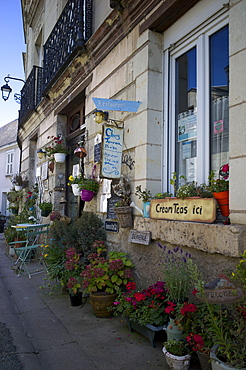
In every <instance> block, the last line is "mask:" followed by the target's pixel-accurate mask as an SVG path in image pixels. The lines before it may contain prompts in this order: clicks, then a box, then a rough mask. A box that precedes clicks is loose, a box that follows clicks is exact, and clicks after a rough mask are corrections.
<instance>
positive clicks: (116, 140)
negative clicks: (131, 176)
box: [101, 125, 124, 179]
mask: <svg viewBox="0 0 246 370" xmlns="http://www.w3.org/2000/svg"><path fill="white" fill-rule="evenodd" d="M123 130H124V129H123V128H118V127H114V126H109V125H104V127H103V146H102V166H101V177H105V178H109V179H117V178H120V175H121V160H122V147H123V132H124V131H123Z"/></svg>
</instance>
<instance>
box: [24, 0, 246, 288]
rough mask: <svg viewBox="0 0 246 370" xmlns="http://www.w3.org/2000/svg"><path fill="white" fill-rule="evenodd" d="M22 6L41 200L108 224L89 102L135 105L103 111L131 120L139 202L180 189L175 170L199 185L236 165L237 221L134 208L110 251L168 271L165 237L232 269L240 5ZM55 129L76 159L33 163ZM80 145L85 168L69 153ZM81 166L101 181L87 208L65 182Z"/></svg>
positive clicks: (29, 161) (127, 137) (239, 189)
mask: <svg viewBox="0 0 246 370" xmlns="http://www.w3.org/2000/svg"><path fill="white" fill-rule="evenodd" d="M22 11H23V21H24V31H25V38H26V43H27V50H26V58H25V73H26V78H27V80H26V84H25V85H26V86H25V87H24V89H23V90H22V94H23V95H25V96H26V97H30V92H29V93H28V89H27V88H28V84H29V80H30V76H33V75H34V76H35V77H34V78H33V81H34V82H33V84H34V87H35V89H36V90H35V91H36V93H35V99H36V100H35V102H34V104H33V105H31V106H28V105H27V103H26V101H27V100H28V99H27V98H26V100H25V99H24V97H25V96H24V97H23V100H22V107H21V111H20V117H19V131H18V136H19V140H20V141H21V142H22V162H21V170H22V172H23V173H26V174H28V177H29V181H30V182H32V183H35V182H36V181H38V184H39V188H40V194H41V198H42V199H44V200H47V199H49V197H50V196H51V200H52V202H53V204H54V207H55V209H56V210H58V211H60V212H62V213H65V214H66V215H67V216H69V217H72V218H75V217H79V215H80V214H81V212H83V210H85V211H93V212H96V213H98V214H99V215H100V217H102V219H103V220H106V219H107V216H108V213H107V211H108V206H107V199H108V198H110V197H111V196H112V189H111V188H110V182H111V180H110V179H106V178H102V176H100V173H101V159H102V158H101V157H100V158H99V160H98V158H97V160H96V161H95V146H96V143H98V142H100V141H101V135H102V133H103V128H102V126H103V125H102V124H97V123H96V122H95V121H94V119H93V112H94V111H95V109H96V107H95V104H94V101H93V99H92V98H104V99H116V100H124V101H135V102H140V103H141V104H140V106H139V108H138V110H137V111H136V112H129V111H114V110H110V109H103V111H107V112H108V113H109V122H110V120H111V123H113V126H114V121H121V122H123V124H124V140H123V157H122V158H123V160H122V164H121V175H122V176H124V177H125V178H127V179H128V180H129V182H130V186H131V193H132V194H131V199H132V201H134V203H135V204H136V205H137V206H138V207H139V208H142V202H141V201H140V200H139V199H138V198H137V197H136V196H135V189H136V186H138V185H141V186H142V188H143V189H145V188H147V189H150V191H151V193H152V194H156V193H158V192H164V191H173V189H172V187H170V182H169V180H170V178H171V177H172V172H177V173H178V174H179V175H182V174H184V175H186V177H188V179H189V180H190V181H191V180H195V181H197V182H198V183H202V182H206V181H207V178H208V173H209V171H211V170H215V171H218V169H219V167H220V166H221V165H222V164H225V163H229V165H230V222H231V224H230V225H224V224H223V223H222V222H215V223H212V224H210V223H197V222H182V221H170V220H155V219H151V218H144V217H142V216H141V215H140V213H139V212H138V210H137V209H136V208H134V209H133V213H134V215H133V218H134V224H133V226H132V228H121V227H120V228H119V231H118V232H117V233H115V232H107V239H108V245H109V247H110V248H112V249H122V250H124V251H127V252H128V253H129V255H130V256H131V258H132V259H133V261H134V263H135V264H136V267H137V268H136V274H137V277H138V279H139V281H141V282H142V283H145V282H146V283H152V282H154V281H155V280H156V279H157V278H161V266H160V261H161V258H162V251H161V249H160V248H159V246H158V243H161V244H162V245H167V246H168V247H172V246H177V245H179V246H181V247H182V248H183V249H184V250H185V251H189V252H190V253H191V254H192V255H193V256H194V259H195V260H196V262H197V263H198V264H199V265H200V266H201V267H202V269H203V271H204V273H205V275H206V276H207V277H211V276H216V275H217V274H218V272H220V271H222V270H223V269H224V268H225V266H226V267H227V268H228V269H230V268H231V267H232V266H234V265H235V263H236V261H237V259H238V257H239V255H240V253H242V251H243V250H244V249H245V245H246V188H245V185H244V178H245V176H244V168H245V165H246V146H245V132H246V131H245V127H244V116H245V115H244V111H245V104H246V103H245V102H246V97H245V94H246V93H245V88H244V86H245V83H244V79H245V73H242V71H243V67H242V66H243V61H244V60H245V54H246V44H245V42H246V41H245V37H244V34H245V32H246V26H245V21H244V20H245V16H246V2H245V0H230V1H229V2H227V3H225V1H224V0H216V1H214V0H200V1H198V0H189V1H186V2H185V4H184V2H183V1H182V0H171V1H167V0H165V1H162V0H160V1H156V0H155V1H154V0H151V1H147V0H141V1H140V0H123V1H109V0H108V1H106V0H93V1H88V0H84V1H82V0H68V1H66V0H63V1H60V0H59V1H58V0H52V1H51V0H22ZM81 19H82V20H83V21H84V23H83V22H81ZM79 20H80V22H79ZM83 27H84V28H83ZM223 63H224V64H223ZM221 65H223V69H224V74H223V77H221V78H220V73H221ZM25 89H26V90H25ZM33 97H34V95H32V98H33ZM222 104H223V107H222ZM221 107H222V108H221ZM219 110H220V113H219ZM188 116H192V118H193V124H194V125H193V128H192V127H191V126H189V129H188V126H185V127H186V130H188V134H187V135H188V136H187V137H186V139H183V137H182V134H183V133H181V131H179V130H180V129H181V128H182V127H183V126H181V123H180V122H184V121H181V120H182V119H186V121H185V122H188V121H187V117H188ZM194 122H195V123H194ZM185 125H186V123H185ZM218 125H219V127H220V128H219V130H218V129H217V127H218ZM216 129H217V132H216ZM57 135H62V137H63V138H64V139H65V140H66V143H67V145H68V146H69V148H70V150H71V152H70V153H71V154H70V155H69V156H67V159H66V162H65V163H54V168H52V165H53V163H52V162H51V161H50V159H49V158H48V157H47V156H46V157H44V158H43V159H38V158H37V150H39V149H43V150H45V147H47V146H48V145H49V139H48V137H51V136H57ZM81 140H83V141H84V143H85V149H86V151H87V156H86V157H85V158H84V160H83V163H81V161H80V160H79V159H78V158H77V157H75V156H74V155H73V151H74V149H75V148H76V146H77V144H78V142H80V141H81ZM76 165H78V166H79V167H81V166H83V169H84V171H85V174H86V175H88V176H89V175H91V174H92V171H93V173H94V174H95V175H96V176H97V177H98V179H100V182H101V186H100V191H99V193H98V195H97V196H96V197H94V199H93V200H92V201H91V202H90V203H87V202H86V203H85V204H82V202H81V201H80V199H78V197H75V196H73V194H72V191H71V187H70V186H68V185H67V182H68V177H69V175H70V174H71V173H72V171H73V168H75V167H74V166H76ZM61 197H64V198H66V200H67V203H66V204H65V205H64V204H63V203H62V204H61V203H60V199H61ZM113 221H115V220H114V219H113ZM131 229H134V230H137V231H141V232H142V231H148V232H150V233H151V242H150V244H149V245H142V244H136V243H132V242H131V241H129V234H130V230H131Z"/></svg>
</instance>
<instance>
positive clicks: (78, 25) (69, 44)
mask: <svg viewBox="0 0 246 370" xmlns="http://www.w3.org/2000/svg"><path fill="white" fill-rule="evenodd" d="M91 33H92V0H69V1H68V3H67V4H66V6H65V8H64V10H63V12H62V14H61V16H60V18H59V19H58V21H57V23H56V25H55V27H54V28H53V30H52V32H51V34H50V36H49V38H48V40H47V42H46V43H45V45H44V71H43V72H44V73H43V95H44V94H45V93H46V92H47V91H48V89H49V88H50V86H51V85H52V84H53V83H54V82H55V80H56V79H57V77H58V76H59V75H60V74H61V73H62V72H63V71H64V69H65V68H66V67H67V65H68V64H69V63H70V62H71V61H72V60H73V59H74V58H75V57H76V56H77V55H78V54H79V53H83V52H84V51H85V43H86V41H87V40H88V39H89V37H90V36H91Z"/></svg>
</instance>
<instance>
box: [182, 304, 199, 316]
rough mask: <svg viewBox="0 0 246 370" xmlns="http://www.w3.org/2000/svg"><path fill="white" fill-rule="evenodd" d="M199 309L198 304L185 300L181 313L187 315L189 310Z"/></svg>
mask: <svg viewBox="0 0 246 370" xmlns="http://www.w3.org/2000/svg"><path fill="white" fill-rule="evenodd" d="M196 310H197V306H196V305H195V304H193V303H187V302H185V303H184V305H183V307H182V308H181V309H180V313H181V315H185V314H186V313H187V312H195V311H196Z"/></svg>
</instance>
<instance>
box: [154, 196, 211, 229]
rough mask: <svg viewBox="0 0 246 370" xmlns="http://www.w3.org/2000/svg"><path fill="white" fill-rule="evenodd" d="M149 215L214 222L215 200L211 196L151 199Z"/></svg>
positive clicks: (156, 217)
mask: <svg viewBox="0 0 246 370" xmlns="http://www.w3.org/2000/svg"><path fill="white" fill-rule="evenodd" d="M150 217H151V218H155V219H160V220H175V221H196V222H208V223H212V222H214V220H215V218H216V200H215V199H213V198H186V199H178V198H167V199H152V200H151V203H150Z"/></svg>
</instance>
